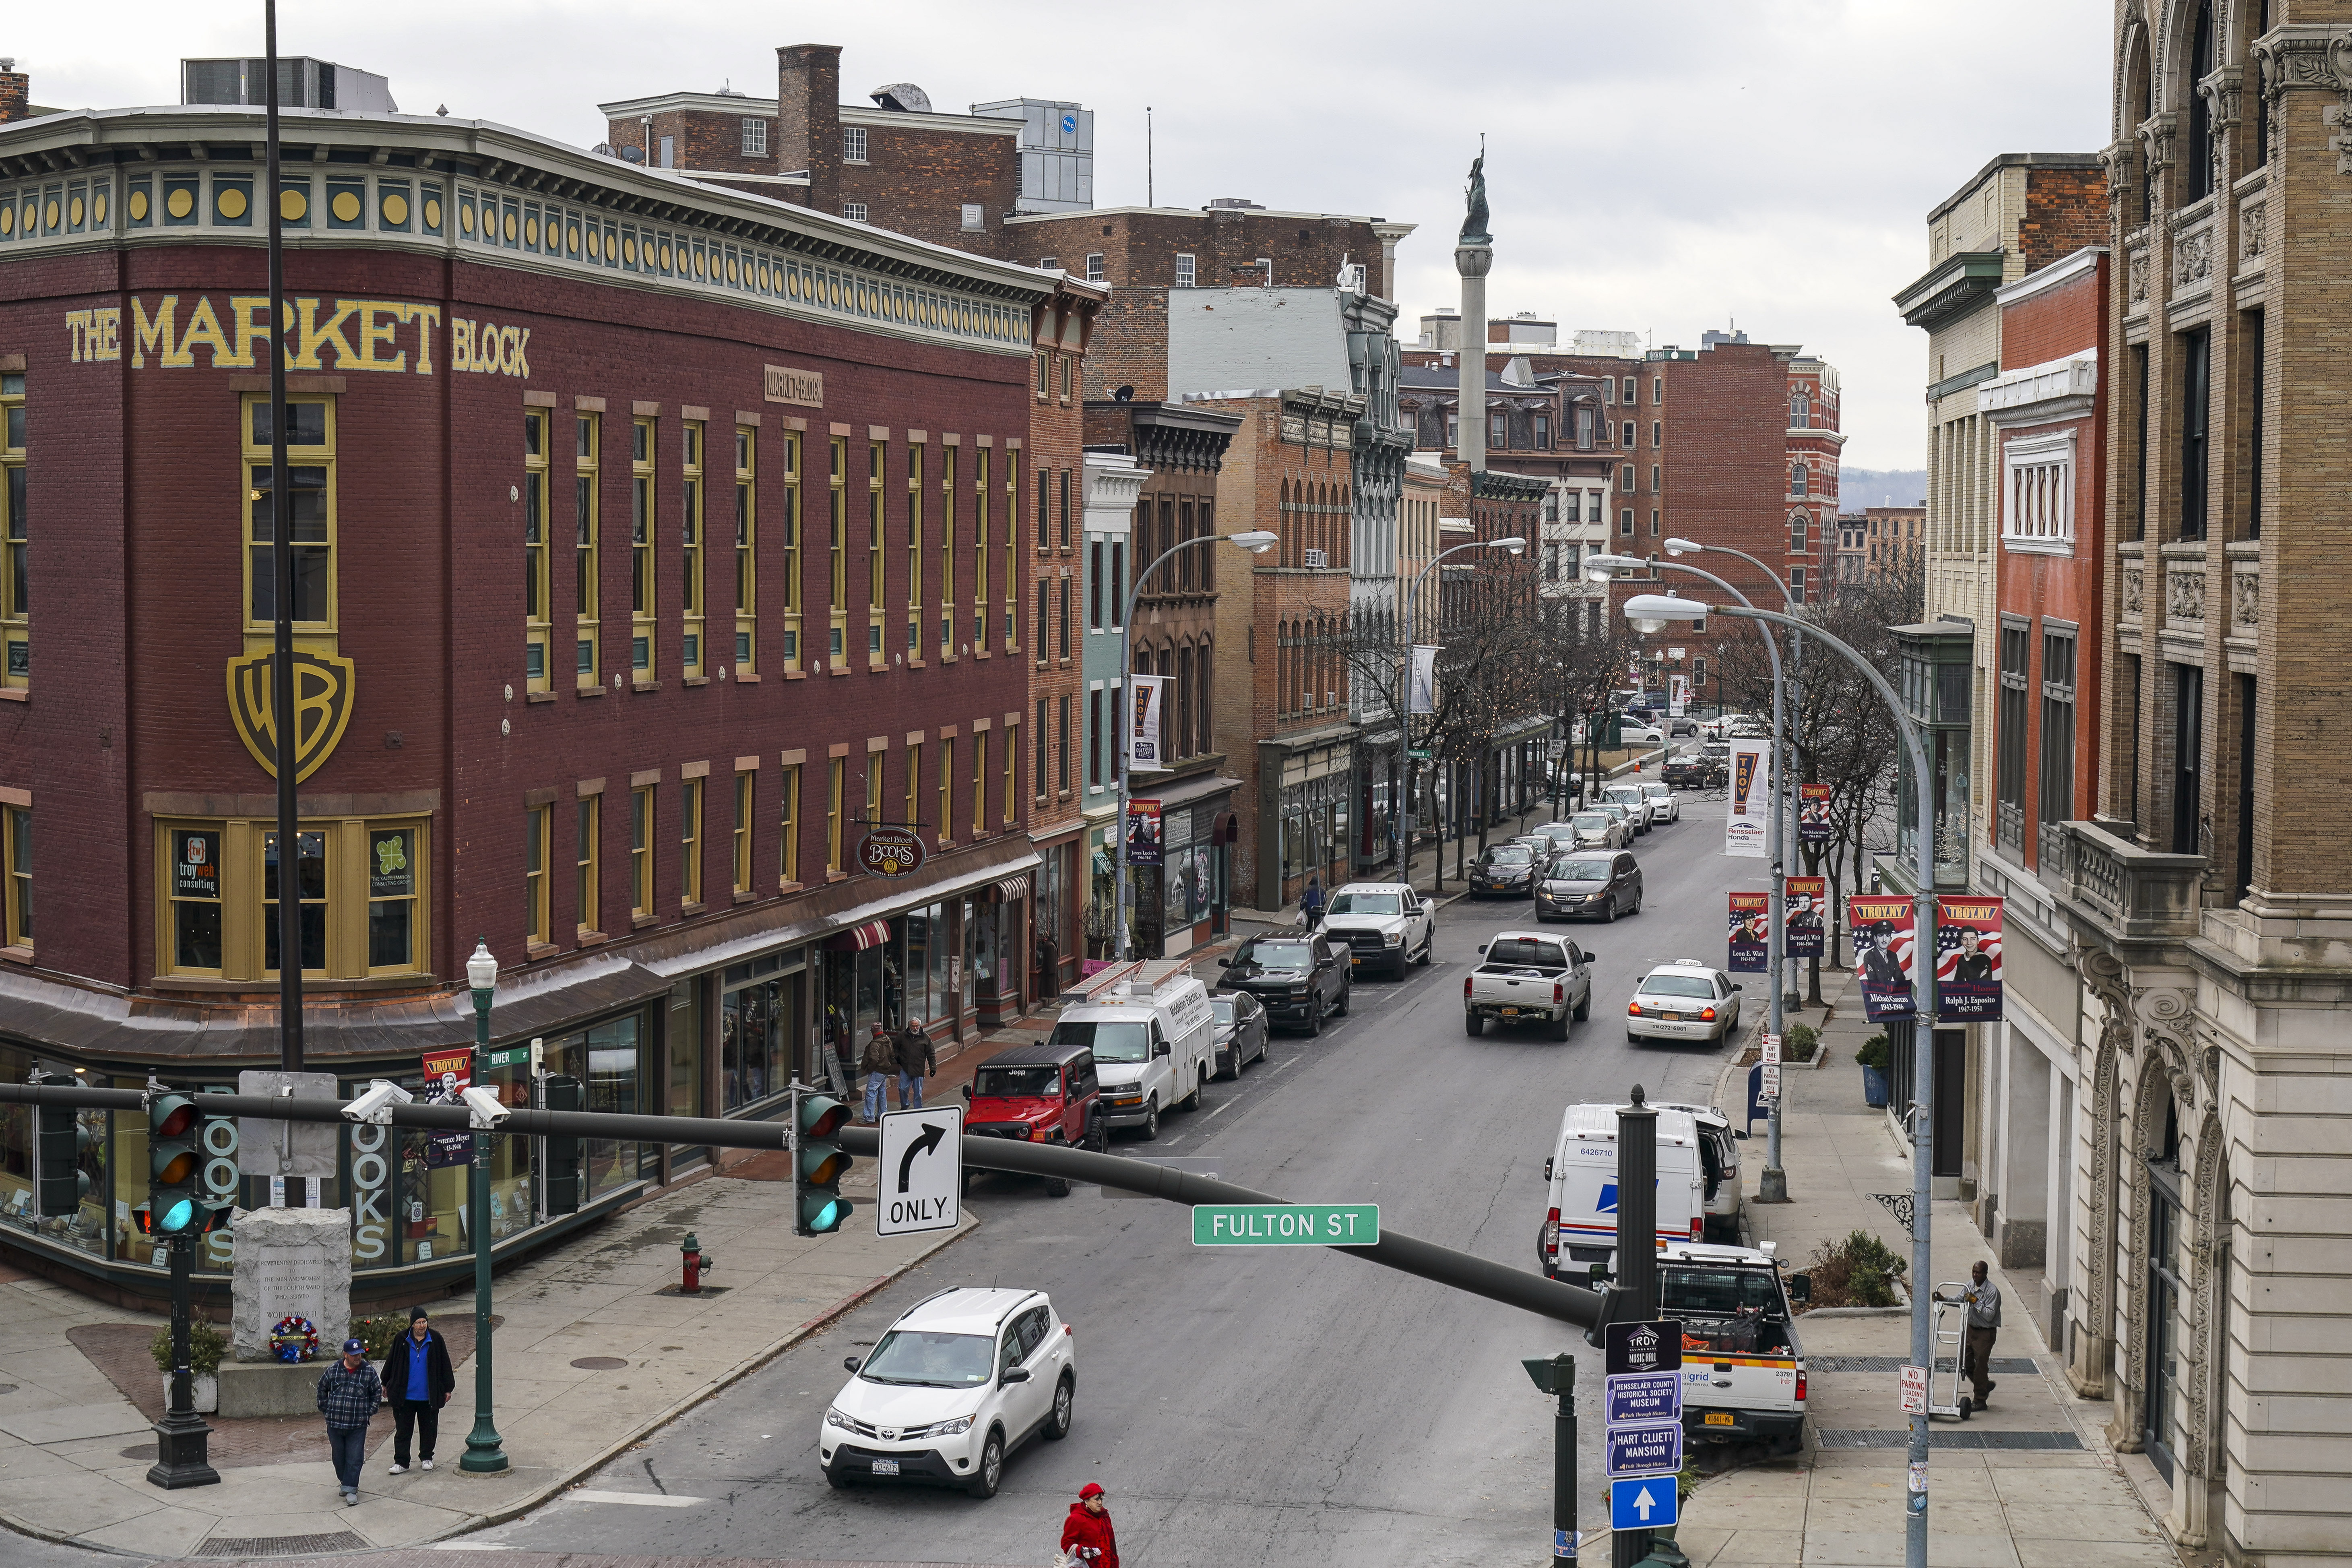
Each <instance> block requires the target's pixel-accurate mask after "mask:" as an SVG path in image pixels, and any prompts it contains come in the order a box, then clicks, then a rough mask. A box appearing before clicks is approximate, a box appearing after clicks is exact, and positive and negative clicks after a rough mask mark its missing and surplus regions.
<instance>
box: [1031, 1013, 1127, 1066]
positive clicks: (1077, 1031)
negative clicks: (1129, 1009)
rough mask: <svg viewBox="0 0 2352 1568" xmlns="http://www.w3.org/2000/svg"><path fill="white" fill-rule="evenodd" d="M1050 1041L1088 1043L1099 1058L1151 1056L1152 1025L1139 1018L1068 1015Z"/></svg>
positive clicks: (1109, 1059) (1105, 1060) (1079, 1044)
mask: <svg viewBox="0 0 2352 1568" xmlns="http://www.w3.org/2000/svg"><path fill="white" fill-rule="evenodd" d="M1050 1043H1051V1044H1054V1045H1056V1046H1085V1047H1088V1048H1089V1049H1091V1050H1092V1051H1093V1052H1094V1054H1095V1060H1097V1061H1098V1062H1145V1061H1150V1059H1151V1028H1150V1026H1149V1025H1147V1024H1144V1023H1142V1022H1140V1021H1137V1022H1133V1023H1129V1022H1126V1021H1124V1020H1110V1019H1104V1020H1095V1019H1077V1018H1065V1019H1063V1020H1062V1021H1061V1022H1060V1023H1058V1024H1056V1025H1055V1026H1054V1033H1053V1035H1052V1037H1051V1040H1050Z"/></svg>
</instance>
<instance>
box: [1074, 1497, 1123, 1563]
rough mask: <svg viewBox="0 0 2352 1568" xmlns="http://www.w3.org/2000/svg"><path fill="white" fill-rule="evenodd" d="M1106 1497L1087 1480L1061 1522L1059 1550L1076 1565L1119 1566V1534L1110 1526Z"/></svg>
mask: <svg viewBox="0 0 2352 1568" xmlns="http://www.w3.org/2000/svg"><path fill="white" fill-rule="evenodd" d="M1108 1501H1109V1500H1108V1499H1107V1498H1106V1497H1104V1495H1103V1489H1102V1488H1100V1487H1098V1486H1097V1485H1095V1483H1094V1482H1092V1481H1088V1482H1087V1484H1086V1485H1085V1486H1082V1487H1080V1488H1079V1489H1078V1500H1077V1501H1076V1502H1074V1503H1072V1504H1071V1505H1070V1517H1069V1518H1068V1519H1067V1520H1065V1521H1063V1523H1062V1552H1063V1553H1064V1554H1065V1555H1066V1556H1067V1557H1068V1558H1069V1560H1070V1561H1071V1562H1072V1563H1076V1564H1078V1568H1118V1536H1117V1535H1115V1534H1113V1533H1112V1531H1111V1528H1110V1510H1109V1508H1108Z"/></svg>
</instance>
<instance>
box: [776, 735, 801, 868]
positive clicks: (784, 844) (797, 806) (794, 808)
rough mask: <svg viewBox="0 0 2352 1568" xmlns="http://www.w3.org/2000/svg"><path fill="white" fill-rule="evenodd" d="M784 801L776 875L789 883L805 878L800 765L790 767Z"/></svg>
mask: <svg viewBox="0 0 2352 1568" xmlns="http://www.w3.org/2000/svg"><path fill="white" fill-rule="evenodd" d="M780 790H781V794H782V802H781V804H780V805H779V806H778V808H777V812H776V832H777V835H778V838H779V842H778V844H777V847H776V875H777V877H778V879H780V880H782V881H785V882H797V881H799V880H800V879H801V770H800V764H799V763H793V765H792V766H790V767H788V768H786V769H785V770H784V773H783V780H782V784H781V786H780Z"/></svg>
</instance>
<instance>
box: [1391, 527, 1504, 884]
mask: <svg viewBox="0 0 2352 1568" xmlns="http://www.w3.org/2000/svg"><path fill="white" fill-rule="evenodd" d="M1527 547H1528V542H1527V539H1526V537H1525V536H1524V535H1522V534H1517V533H1514V534H1511V535H1508V536H1507V537H1506V538H1502V539H1474V540H1472V541H1470V542H1468V543H1466V544H1457V545H1454V547H1453V548H1452V549H1450V550H1441V551H1439V552H1437V553H1436V554H1434V555H1433V556H1431V557H1430V558H1429V562H1428V563H1427V564H1426V565H1424V566H1423V567H1422V569H1421V570H1420V571H1419V572H1418V573H1416V574H1414V576H1413V579H1412V587H1410V588H1407V589H1406V590H1405V591H1404V627H1403V631H1404V640H1403V642H1402V646H1401V647H1399V648H1398V650H1397V651H1398V657H1399V658H1400V659H1401V660H1402V663H1401V666H1400V668H1402V670H1403V672H1404V673H1403V679H1402V680H1401V681H1400V682H1399V683H1398V687H1397V689H1398V690H1399V691H1401V692H1402V693H1403V694H1404V702H1403V704H1402V706H1401V707H1400V708H1399V709H1398V711H1397V740H1398V742H1399V744H1400V745H1401V747H1402V750H1403V752H1404V798H1403V800H1402V801H1401V802H1400V803H1398V805H1397V826H1398V832H1397V880H1398V881H1400V882H1402V883H1404V884H1405V885H1406V886H1407V887H1411V886H1412V624H1413V623H1412V604H1413V601H1414V600H1415V599H1417V598H1419V597H1420V596H1421V584H1422V581H1423V578H1426V577H1427V576H1428V575H1429V574H1430V573H1431V572H1432V571H1433V570H1434V569H1435V567H1436V565H1437V563H1439V562H1441V561H1443V560H1444V559H1445V558H1446V557H1447V556H1449V555H1459V554H1461V553H1462V552H1464V551H1465V550H1499V551H1501V552H1503V553H1504V554H1506V555H1517V554H1520V553H1522V552H1525V551H1526V549H1527ZM1439 868H1440V871H1439V874H1440V876H1441V877H1442V876H1443V875H1444V858H1443V857H1441V858H1440V859H1439Z"/></svg>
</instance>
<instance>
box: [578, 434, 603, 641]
mask: <svg viewBox="0 0 2352 1568" xmlns="http://www.w3.org/2000/svg"><path fill="white" fill-rule="evenodd" d="M598 441H599V431H598V429H597V423H596V416H594V415H593V414H583V415H579V416H576V417H575V418H574V420H573V423H572V462H573V468H572V530H573V531H572V591H573V598H572V603H573V605H575V606H577V608H576V610H575V611H574V614H573V616H572V621H573V626H574V636H573V643H572V672H573V673H572V684H573V685H574V686H575V687H581V688H585V687H590V686H595V685H597V684H599V683H600V682H601V681H602V679H603V678H604V672H603V670H602V668H600V667H599V665H598V663H597V658H596V626H597V615H596V588H597V581H598V579H597V572H596V524H597V515H596V514H597V499H596V478H597V463H598V455H597V447H598Z"/></svg>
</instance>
